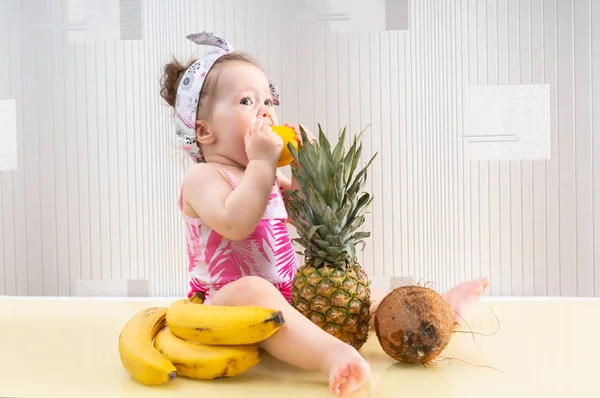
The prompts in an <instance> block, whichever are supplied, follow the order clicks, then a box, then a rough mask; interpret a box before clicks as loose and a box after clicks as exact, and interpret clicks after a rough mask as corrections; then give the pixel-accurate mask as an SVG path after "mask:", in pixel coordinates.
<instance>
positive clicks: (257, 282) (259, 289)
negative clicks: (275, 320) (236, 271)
mask: <svg viewBox="0 0 600 398" xmlns="http://www.w3.org/2000/svg"><path fill="white" fill-rule="evenodd" d="M272 289H275V290H277V289H276V288H275V286H273V285H272V284H271V282H269V281H267V280H266V279H264V278H261V277H260V276H244V277H242V278H240V279H238V280H237V281H236V282H235V291H236V295H237V296H239V297H253V296H256V295H259V294H260V295H264V294H265V293H267V292H268V291H269V290H272Z"/></svg>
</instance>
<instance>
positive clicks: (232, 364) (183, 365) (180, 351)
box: [154, 326, 261, 380]
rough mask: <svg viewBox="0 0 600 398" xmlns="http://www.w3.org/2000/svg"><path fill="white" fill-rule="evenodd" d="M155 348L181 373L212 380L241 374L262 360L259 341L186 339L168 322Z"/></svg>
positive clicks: (155, 342)
mask: <svg viewBox="0 0 600 398" xmlns="http://www.w3.org/2000/svg"><path fill="white" fill-rule="evenodd" d="M154 346H155V347H156V349H157V350H158V351H159V352H160V353H161V354H163V355H164V356H165V357H166V358H168V359H169V360H170V361H171V362H173V364H174V365H175V367H176V368H177V374H178V375H179V376H186V377H191V378H194V379H203V380H212V379H219V378H223V377H233V376H237V375H240V374H242V373H244V372H246V371H248V370H249V369H250V368H252V367H253V366H254V365H256V364H257V363H259V362H260V352H261V349H260V348H258V345H240V346H216V345H212V346H209V345H203V344H197V343H192V342H189V341H185V340H183V339H180V338H179V337H177V336H175V335H174V334H173V333H172V332H171V330H170V328H169V326H165V327H164V328H163V329H162V330H161V331H160V332H158V334H157V335H156V339H155V340H154Z"/></svg>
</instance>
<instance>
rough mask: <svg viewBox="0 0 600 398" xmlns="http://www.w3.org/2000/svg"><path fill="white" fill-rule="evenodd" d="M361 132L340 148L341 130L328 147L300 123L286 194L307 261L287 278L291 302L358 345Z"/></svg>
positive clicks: (362, 318) (366, 312) (365, 200)
mask: <svg viewBox="0 0 600 398" xmlns="http://www.w3.org/2000/svg"><path fill="white" fill-rule="evenodd" d="M362 133H363V132H361V133H360V134H359V135H358V136H355V137H354V142H353V144H352V146H351V147H350V149H349V150H348V152H345V140H346V129H345V128H344V129H343V130H342V131H341V132H340V134H339V136H338V143H337V145H336V146H335V148H334V149H333V151H331V146H330V143H329V141H328V140H327V137H326V136H325V134H324V133H323V130H322V129H321V126H320V125H319V138H318V143H311V142H309V140H308V137H307V135H306V132H305V131H304V130H303V129H302V128H301V134H302V141H303V142H304V147H300V148H298V149H297V150H296V148H294V147H291V146H290V145H288V148H289V149H290V152H291V153H292V156H293V157H294V160H295V161H294V162H293V163H292V164H291V167H292V175H293V177H294V179H296V181H297V182H298V185H299V187H300V191H297V190H293V191H289V192H288V193H287V195H286V202H287V208H288V213H289V216H290V221H291V223H292V225H293V226H294V227H295V228H296V231H297V233H298V236H299V238H296V239H294V240H295V241H296V242H297V243H299V244H300V245H301V246H302V247H303V248H304V252H303V253H302V252H298V253H299V254H303V255H304V259H305V262H304V264H303V265H302V266H301V267H300V268H299V270H298V272H297V274H296V277H295V278H294V281H293V283H292V297H291V304H292V306H293V307H294V308H296V309H297V310H298V311H300V312H301V313H302V314H303V315H304V316H306V317H307V318H308V319H310V320H311V321H312V322H313V323H315V324H316V325H318V326H319V327H321V328H322V329H323V330H325V331H326V332H328V333H330V334H331V335H333V336H335V337H337V338H339V339H340V340H342V341H344V342H346V343H348V344H350V345H352V346H353V347H355V348H356V349H357V350H358V349H360V348H361V347H362V346H363V344H364V343H365V342H366V340H367V337H368V330H369V320H370V316H371V314H370V312H371V311H370V306H371V300H370V283H369V277H368V275H367V273H366V272H365V271H364V269H363V268H362V267H361V265H360V264H359V263H358V260H357V257H356V247H357V245H358V244H362V245H363V246H364V240H363V238H366V237H368V236H370V233H369V232H364V231H358V228H359V227H360V226H361V225H362V224H363V222H364V220H365V216H364V212H365V210H366V208H367V206H369V204H370V203H371V201H372V199H373V198H372V196H371V195H370V194H369V193H366V192H362V191H361V189H362V188H363V186H364V184H365V181H366V176H367V168H368V167H369V166H370V164H371V162H372V161H373V159H374V158H375V156H376V155H377V154H375V155H374V156H373V157H372V158H371V160H370V161H369V162H368V163H367V165H366V166H365V167H364V168H362V169H361V170H360V171H358V170H357V166H358V162H359V160H360V155H361V151H362V144H360V145H359V143H358V141H359V140H360V136H361V135H362Z"/></svg>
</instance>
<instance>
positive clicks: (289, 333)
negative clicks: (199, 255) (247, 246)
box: [210, 276, 371, 395]
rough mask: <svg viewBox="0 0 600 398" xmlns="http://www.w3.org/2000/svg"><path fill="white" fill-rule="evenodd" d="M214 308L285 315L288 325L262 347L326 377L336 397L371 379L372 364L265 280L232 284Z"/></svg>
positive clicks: (214, 301) (213, 302)
mask: <svg viewBox="0 0 600 398" xmlns="http://www.w3.org/2000/svg"><path fill="white" fill-rule="evenodd" d="M210 304H211V305H234V306H242V305H253V306H259V307H266V308H272V309H277V310H280V311H282V313H283V317H284V319H285V324H284V325H283V326H282V327H281V329H279V331H277V333H275V334H274V335H272V336H271V337H269V338H268V339H266V340H265V341H263V342H262V347H263V348H264V349H265V350H266V351H268V352H269V353H270V354H271V355H273V356H274V357H276V358H278V359H280V360H282V361H284V362H287V363H289V364H291V365H294V366H297V367H300V368H303V369H309V370H319V371H321V372H323V373H325V374H326V375H328V376H329V387H330V390H331V392H332V393H334V394H336V395H346V394H349V393H351V392H353V391H354V390H356V389H358V388H359V387H360V386H361V385H362V384H364V382H365V381H366V380H367V379H368V378H369V375H370V372H371V368H370V366H369V363H368V362H367V361H366V360H365V359H364V358H363V357H362V356H361V355H360V354H359V352H358V351H356V350H355V349H354V348H353V347H352V346H350V345H348V344H346V343H344V342H342V341H341V340H339V339H337V338H336V337H334V336H332V335H330V334H329V333H327V332H325V331H323V330H322V329H321V328H319V327H318V326H317V325H315V324H314V323H312V322H311V321H310V320H309V319H307V318H306V317H305V316H304V315H302V314H301V313H299V312H298V311H296V310H295V309H294V308H293V307H292V306H291V305H290V304H289V303H288V302H287V300H286V299H285V298H284V297H283V295H282V294H281V293H280V292H279V290H277V288H275V286H273V285H272V284H271V283H269V282H268V281H266V280H264V279H262V278H259V277H253V276H249V277H245V278H241V279H239V280H238V281H235V282H232V283H229V284H227V285H225V286H223V287H222V288H221V289H220V290H219V291H217V292H216V293H215V295H214V296H213V297H212V299H211V302H210Z"/></svg>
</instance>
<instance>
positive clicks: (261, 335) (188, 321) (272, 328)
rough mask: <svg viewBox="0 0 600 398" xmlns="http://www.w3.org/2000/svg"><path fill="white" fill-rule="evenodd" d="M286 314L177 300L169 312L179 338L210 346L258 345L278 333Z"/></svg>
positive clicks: (169, 323)
mask: <svg viewBox="0 0 600 398" xmlns="http://www.w3.org/2000/svg"><path fill="white" fill-rule="evenodd" d="M284 323H285V320H284V319H283V314H282V313H281V311H276V310H272V309H268V308H261V307H252V306H243V307H240V306H218V305H205V304H194V303H190V302H189V301H187V300H177V301H176V302H174V303H173V304H171V306H169V308H168V309H167V324H168V325H169V327H170V328H171V331H172V332H173V334H174V335H176V336H177V337H180V338H182V339H184V340H188V341H193V342H195V343H201V344H208V345H244V344H256V343H258V342H260V341H262V340H264V339H266V338H267V337H270V336H271V335H272V334H273V333H275V332H276V331H277V330H278V329H279V328H280V327H281V326H282V325H283V324H284Z"/></svg>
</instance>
